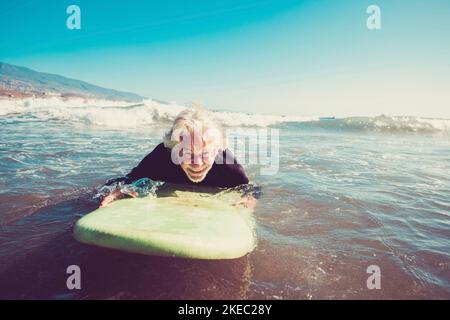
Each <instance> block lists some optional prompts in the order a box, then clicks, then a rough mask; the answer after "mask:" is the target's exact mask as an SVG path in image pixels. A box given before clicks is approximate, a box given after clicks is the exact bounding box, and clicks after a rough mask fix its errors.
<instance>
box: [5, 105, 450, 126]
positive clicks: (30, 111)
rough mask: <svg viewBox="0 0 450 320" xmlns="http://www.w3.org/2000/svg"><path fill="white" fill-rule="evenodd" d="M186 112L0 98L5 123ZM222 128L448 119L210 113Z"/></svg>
mask: <svg viewBox="0 0 450 320" xmlns="http://www.w3.org/2000/svg"><path fill="white" fill-rule="evenodd" d="M186 108H189V106H187V105H180V104H177V103H164V102H159V101H155V100H144V101H142V102H141V103H139V104H136V103H129V102H123V101H110V100H95V99H83V98H70V99H62V98H58V97H53V98H28V99H22V100H11V99H3V100H0V117H1V118H3V119H6V120H7V121H60V122H64V123H81V124H86V125H92V126H101V127H107V128H136V127H139V126H151V125H158V124H163V125H165V124H167V123H170V122H172V121H173V120H174V119H175V117H176V116H177V115H178V113H179V112H181V111H182V110H185V109H186ZM212 115H213V116H214V117H215V118H216V120H217V121H218V122H219V123H220V124H221V125H222V126H225V127H229V126H238V127H252V126H256V127H267V126H275V125H278V126H287V127H292V126H293V127H294V128H306V129H326V130H346V131H380V132H405V133H407V132H416V133H434V132H450V120H448V119H431V118H421V117H409V116H403V117H400V116H378V117H347V118H334V117H300V116H278V115H265V114H249V113H242V112H231V111H212Z"/></svg>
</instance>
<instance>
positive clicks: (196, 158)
mask: <svg viewBox="0 0 450 320" xmlns="http://www.w3.org/2000/svg"><path fill="white" fill-rule="evenodd" d="M202 164H203V158H202V156H201V155H198V154H197V155H196V154H194V155H193V156H192V165H193V166H201V165H202Z"/></svg>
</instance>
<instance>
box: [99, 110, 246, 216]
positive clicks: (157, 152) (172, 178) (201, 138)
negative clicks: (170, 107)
mask: <svg viewBox="0 0 450 320" xmlns="http://www.w3.org/2000/svg"><path fill="white" fill-rule="evenodd" d="M142 178H149V179H151V180H155V181H164V182H174V183H181V184H187V185H189V184H191V185H192V184H197V185H204V186H215V187H226V188H229V187H236V186H239V185H242V184H247V183H248V182H249V180H248V178H247V175H246V174H245V172H244V169H243V167H242V166H241V165H240V164H239V163H238V162H237V161H236V159H235V157H234V155H233V154H232V152H231V151H230V150H228V149H227V148H226V147H225V143H224V137H223V135H222V133H221V132H220V130H219V128H218V127H217V125H216V124H215V122H214V121H213V120H212V119H211V118H210V116H209V115H208V113H207V112H206V110H204V109H200V108H194V109H188V110H185V111H183V112H181V113H180V114H179V115H178V116H177V118H176V119H175V121H174V123H173V126H172V128H171V129H170V130H169V131H168V132H167V134H166V135H165V137H164V143H161V144H159V145H158V146H157V147H156V148H155V149H154V150H153V151H152V152H151V153H150V154H148V155H147V156H146V157H145V158H144V159H143V160H142V161H141V162H140V163H139V164H138V166H137V167H135V168H134V169H133V170H131V172H130V173H129V174H128V175H126V177H124V178H123V179H122V181H123V183H125V184H129V183H132V182H133V181H136V180H139V179H142ZM127 194H128V195H130V196H132V197H136V196H137V194H136V193H133V192H131V193H130V192H128V193H127ZM122 195H123V191H122V189H121V188H117V189H115V190H114V191H113V192H111V193H110V194H108V195H107V196H105V197H104V198H103V200H102V202H101V205H100V206H105V205H107V204H108V203H110V202H112V201H114V200H115V199H117V198H119V197H121V196H122ZM253 200H254V199H253ZM249 203H250V202H249V201H248V199H247V201H245V203H243V204H244V205H246V206H252V207H253V206H254V203H253V201H251V203H250V204H249Z"/></svg>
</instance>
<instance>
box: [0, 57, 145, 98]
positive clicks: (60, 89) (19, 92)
mask: <svg viewBox="0 0 450 320" xmlns="http://www.w3.org/2000/svg"><path fill="white" fill-rule="evenodd" d="M1 96H4V97H5V96H6V97H11V98H21V97H30V96H31V97H46V96H61V97H82V98H96V99H106V100H123V101H129V102H140V101H142V100H143V99H145V97H143V96H140V95H138V94H135V93H132V92H126V91H119V90H115V89H109V88H104V87H101V86H98V85H95V84H91V83H88V82H86V81H82V80H77V79H73V78H69V77H65V76H62V75H58V74H53V73H47V72H39V71H36V70H33V69H30V68H28V67H23V66H16V65H12V64H9V63H5V62H1V61H0V97H1Z"/></svg>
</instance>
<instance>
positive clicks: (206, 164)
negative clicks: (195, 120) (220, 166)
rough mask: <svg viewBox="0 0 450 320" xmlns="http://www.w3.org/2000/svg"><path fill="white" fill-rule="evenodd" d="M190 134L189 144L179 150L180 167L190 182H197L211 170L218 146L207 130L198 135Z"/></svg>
mask: <svg viewBox="0 0 450 320" xmlns="http://www.w3.org/2000/svg"><path fill="white" fill-rule="evenodd" d="M195 133H196V132H195V131H194V132H193V133H192V134H191V139H190V145H189V144H187V145H186V144H185V145H184V147H183V148H182V149H181V150H180V158H181V163H180V165H181V168H182V169H183V171H184V173H186V176H187V177H188V178H189V180H191V181H192V182H195V183H198V182H201V181H203V179H205V177H206V175H207V174H208V172H209V170H211V168H212V166H213V163H214V160H215V158H216V156H217V153H218V151H219V150H218V148H217V147H216V144H215V143H214V141H213V138H212V137H211V136H210V135H208V134H207V132H201V135H200V136H195V137H194V134H195Z"/></svg>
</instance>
